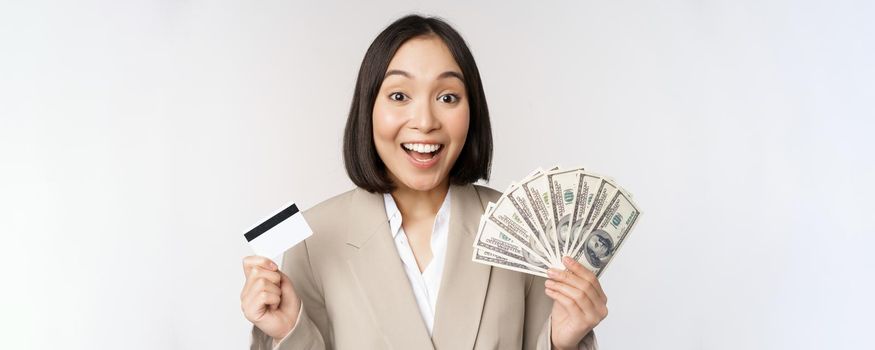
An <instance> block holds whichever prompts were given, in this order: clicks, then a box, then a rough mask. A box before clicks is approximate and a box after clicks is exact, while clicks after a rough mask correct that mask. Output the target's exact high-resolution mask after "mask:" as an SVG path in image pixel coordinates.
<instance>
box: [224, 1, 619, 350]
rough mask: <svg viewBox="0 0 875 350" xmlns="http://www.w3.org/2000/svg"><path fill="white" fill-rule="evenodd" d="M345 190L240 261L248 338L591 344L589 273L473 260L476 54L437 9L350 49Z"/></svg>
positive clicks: (595, 296)
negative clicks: (270, 251)
mask: <svg viewBox="0 0 875 350" xmlns="http://www.w3.org/2000/svg"><path fill="white" fill-rule="evenodd" d="M343 153H344V162H345V165H346V170H347V173H348V174H349V177H350V179H351V180H352V181H353V183H355V184H356V185H357V186H358V188H356V189H354V190H351V191H348V192H346V193H343V194H341V195H339V196H336V197H334V198H331V199H328V200H326V201H324V202H322V203H320V204H318V205H316V206H315V207H313V208H312V209H309V210H307V211H306V212H304V216H305V217H306V219H307V221H308V223H309V224H310V226H311V228H312V229H313V232H314V234H313V235H312V236H311V237H310V238H308V239H307V240H305V241H304V242H302V243H301V244H298V245H297V246H295V247H293V248H291V249H289V250H288V251H287V252H286V253H285V254H284V256H283V266H282V268H281V269H279V268H278V267H277V266H276V265H274V264H273V263H272V262H270V261H269V260H267V259H265V258H262V257H257V256H249V257H246V258H245V259H244V260H243V270H244V273H245V274H246V283H245V285H244V287H243V291H242V293H241V297H240V299H241V304H242V309H243V313H244V315H245V316H246V318H247V319H248V320H250V321H251V322H252V323H253V324H254V327H253V328H252V349H314V348H315V349H322V348H338V349H390V348H391V349H428V348H443V349H471V348H476V349H499V348H500V349H521V348H526V349H534V348H537V349H551V348H555V349H578V348H585V349H595V348H596V343H595V337H594V335H593V332H592V329H593V328H594V327H595V326H596V325H597V324H598V323H599V322H600V321H601V320H602V319H604V317H605V316H606V315H607V308H606V307H605V303H606V297H605V295H604V292H603V291H602V289H601V287H600V285H599V283H598V280H597V279H596V278H595V276H594V275H593V274H592V273H590V272H589V271H588V270H586V269H584V268H583V267H582V266H581V265H580V264H578V263H577V262H574V261H570V259H565V260H566V261H565V264H566V269H565V270H551V272H550V279H549V280H544V279H543V278H539V277H535V276H531V275H525V274H521V273H517V272H512V271H509V270H504V269H497V268H492V267H490V266H486V265H481V264H475V263H473V262H472V261H471V255H472V249H473V248H472V242H473V239H474V236H475V234H476V230H477V227H478V224H479V218H480V216H481V215H482V214H483V210H484V208H485V207H486V204H487V203H488V202H490V201H496V200H497V199H498V197H499V196H500V193H498V192H496V191H494V190H492V189H489V188H486V187H481V186H475V185H473V183H474V182H475V181H477V180H479V179H484V180H486V179H488V177H489V167H490V162H491V157H492V134H491V130H490V124H489V113H488V110H487V107H486V99H485V96H484V93H483V88H482V85H481V81H480V75H479V72H478V70H477V65H476V64H475V62H474V58H473V57H472V55H471V53H470V51H469V50H468V47H467V46H466V44H465V42H464V41H463V39H462V38H461V36H460V35H459V34H458V33H457V32H456V31H455V30H454V29H453V28H451V27H450V26H449V25H448V24H446V23H445V22H443V21H441V20H440V19H437V18H423V17H420V16H415V15H411V16H407V17H404V18H401V19H399V20H397V21H395V22H394V23H392V24H391V25H390V26H389V27H387V28H386V29H385V30H384V31H383V32H382V33H381V34H380V35H379V36H378V37H377V38H376V39H375V40H374V42H373V43H372V44H371V46H370V48H369V49H368V51H367V53H366V54H365V58H364V60H363V62H362V65H361V68H360V71H359V76H358V80H357V82H356V89H355V96H354V98H353V101H352V106H351V109H350V114H349V119H348V120H347V124H346V130H345V134H344V146H343Z"/></svg>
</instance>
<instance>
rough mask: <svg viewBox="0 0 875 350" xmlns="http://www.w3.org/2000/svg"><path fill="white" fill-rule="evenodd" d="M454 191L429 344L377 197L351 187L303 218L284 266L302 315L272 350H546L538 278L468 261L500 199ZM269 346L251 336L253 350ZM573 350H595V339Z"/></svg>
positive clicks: (486, 192) (472, 189) (489, 192)
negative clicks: (304, 228)
mask: <svg viewBox="0 0 875 350" xmlns="http://www.w3.org/2000/svg"><path fill="white" fill-rule="evenodd" d="M452 191H453V200H452V201H451V207H450V229H449V237H448V238H447V239H448V242H447V257H446V265H445V266H444V277H443V278H442V280H441V286H440V293H439V294H438V300H437V306H436V308H437V309H436V310H435V320H434V329H433V336H429V334H428V330H427V328H426V326H425V322H424V321H423V320H422V316H421V315H420V313H419V308H418V307H417V304H416V298H415V297H414V295H413V291H412V289H411V287H410V282H409V281H408V279H407V275H405V273H404V267H403V265H402V264H403V263H402V262H401V258H400V257H399V255H398V251H397V250H396V248H395V243H394V242H393V240H392V235H391V234H390V232H389V219H388V218H387V217H386V209H385V206H384V203H383V197H382V195H381V194H378V193H369V192H367V191H365V190H362V189H360V188H356V189H353V190H351V191H348V192H346V193H343V194H341V195H338V196H336V197H334V198H331V199H328V200H326V201H324V202H322V203H320V204H318V205H316V206H315V207H313V208H311V209H309V210H307V211H305V212H304V217H305V218H306V219H307V222H308V223H309V224H310V227H311V228H312V229H313V235H312V236H310V237H309V238H308V239H306V240H305V241H304V242H303V243H301V244H298V245H297V246H295V247H293V248H291V249H289V250H288V251H286V252H285V254H284V256H283V266H282V271H283V272H285V273H286V274H287V275H288V276H289V278H290V279H291V280H292V284H293V285H294V287H295V291H296V292H297V293H298V295H299V296H300V297H301V300H302V303H303V308H302V310H303V311H302V313H301V318H300V320H299V322H298V324H297V326H295V328H294V330H292V332H291V333H290V334H289V336H288V337H286V338H285V340H284V341H283V342H281V343H280V344H279V345H278V346H277V348H278V349H282V350H291V349H399V350H406V349H543V350H547V349H550V348H551V344H550V322H549V314H550V311H551V308H552V305H553V303H552V300H551V299H550V298H548V297H547V296H546V295H545V294H544V279H543V278H540V277H536V276H532V275H527V274H523V273H519V272H513V271H509V270H505V269H500V268H493V267H491V266H487V265H482V264H478V263H474V262H472V261H471V254H472V252H473V248H472V243H473V241H474V238H475V235H476V234H477V228H478V226H479V222H480V216H481V215H483V211H484V208H485V207H486V204H487V203H488V202H490V201H493V202H494V201H496V200H497V199H498V197H499V196H500V193H499V192H497V191H495V190H493V189H490V188H486V187H482V186H475V185H465V186H454V187H453V189H452ZM272 346H273V342H272V339H271V338H270V337H269V336H267V335H265V334H264V333H263V332H261V330H260V329H258V327H253V328H252V344H251V349H260V350H267V349H271V348H272ZM580 348H581V349H596V348H597V345H596V341H595V335H594V334H593V333H592V332H590V333H589V334H588V335H587V336H586V337H584V339H583V341H582V342H581V344H580Z"/></svg>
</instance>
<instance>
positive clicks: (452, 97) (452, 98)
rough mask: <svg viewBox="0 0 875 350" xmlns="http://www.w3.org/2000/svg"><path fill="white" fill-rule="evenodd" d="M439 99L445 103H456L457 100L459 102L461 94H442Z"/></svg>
mask: <svg viewBox="0 0 875 350" xmlns="http://www.w3.org/2000/svg"><path fill="white" fill-rule="evenodd" d="M438 99H440V100H441V102H445V103H456V102H459V96H457V95H456V94H446V95H442V96H441V97H438Z"/></svg>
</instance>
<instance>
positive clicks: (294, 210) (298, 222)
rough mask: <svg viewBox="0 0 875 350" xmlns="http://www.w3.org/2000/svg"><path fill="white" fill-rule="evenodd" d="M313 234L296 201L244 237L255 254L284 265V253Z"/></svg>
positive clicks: (278, 264)
mask: <svg viewBox="0 0 875 350" xmlns="http://www.w3.org/2000/svg"><path fill="white" fill-rule="evenodd" d="M312 234H313V231H312V230H311V229H310V225H307V220H304V214H303V213H301V212H300V211H298V206H297V205H295V203H292V204H291V205H289V206H287V207H286V208H285V209H282V210H280V211H279V212H277V213H276V214H274V215H272V216H271V217H270V218H268V219H267V220H265V221H264V222H262V223H260V224H258V225H255V227H253V228H251V229H249V231H247V232H246V234H244V235H243V237H245V238H246V241H247V242H249V245H250V246H252V250H254V251H255V254H257V255H260V256H263V257H266V258H269V259H271V260H273V262H275V263H276V264H277V266H282V265H281V264H282V257H283V253H285V251H286V250H288V249H289V248H291V247H294V246H295V245H296V244H298V243H300V242H301V241H303V240H304V239H306V238H307V237H310V235H312Z"/></svg>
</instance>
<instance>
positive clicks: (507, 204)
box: [472, 167, 641, 277]
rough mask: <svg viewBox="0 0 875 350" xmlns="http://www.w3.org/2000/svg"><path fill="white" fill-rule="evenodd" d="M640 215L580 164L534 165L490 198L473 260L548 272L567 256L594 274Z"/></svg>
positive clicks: (626, 194)
mask: <svg viewBox="0 0 875 350" xmlns="http://www.w3.org/2000/svg"><path fill="white" fill-rule="evenodd" d="M640 214H641V212H640V211H639V210H638V206H637V205H635V202H634V201H633V200H632V196H631V195H630V194H629V192H627V191H626V190H624V189H623V188H621V187H619V186H617V184H616V183H615V182H614V181H613V180H612V179H610V178H607V177H604V176H599V175H594V174H592V173H588V172H586V171H584V169H583V168H575V169H559V168H558V167H556V168H553V169H550V170H548V171H543V170H542V169H540V168H539V169H537V170H535V171H533V172H532V173H531V174H529V176H527V177H526V178H525V179H523V180H522V181H520V182H517V183H513V184H511V186H510V187H508V188H507V190H505V191H504V193H503V194H502V195H501V197H500V198H499V199H498V201H497V202H495V203H492V202H490V203H489V205H488V206H487V208H486V212H485V213H484V214H483V216H482V217H481V218H480V228H479V229H478V230H477V239H475V240H474V254H473V257H472V260H474V261H475V262H478V263H483V264H487V265H492V266H497V267H501V268H505V269H509V270H513V271H519V272H525V273H529V274H533V275H538V276H542V277H547V269H548V268H550V267H556V268H560V269H561V268H563V264H562V262H561V259H562V257H563V256H569V257H571V258H572V259H575V260H577V261H578V262H580V263H581V264H582V265H583V266H584V267H586V268H587V269H589V270H590V271H592V272H593V273H595V275H596V276H599V275H601V273H602V271H604V269H605V267H607V265H608V263H609V262H610V261H611V258H612V257H613V256H614V254H615V253H616V252H617V249H619V248H620V245H621V244H622V243H623V241H625V239H626V237H627V236H628V235H629V231H631V230H632V228H633V227H634V226H635V222H636V221H638V216H639V215H640Z"/></svg>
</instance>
